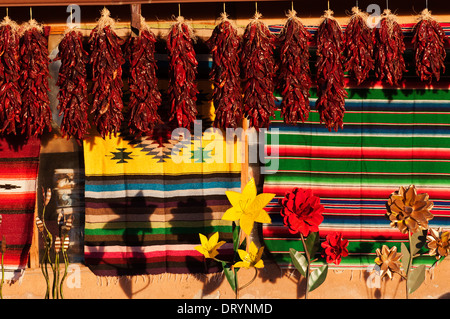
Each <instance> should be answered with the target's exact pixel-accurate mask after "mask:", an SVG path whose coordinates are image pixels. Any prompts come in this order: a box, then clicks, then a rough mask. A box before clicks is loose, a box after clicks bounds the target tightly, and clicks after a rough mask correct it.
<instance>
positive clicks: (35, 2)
mask: <svg viewBox="0 0 450 319" xmlns="http://www.w3.org/2000/svg"><path fill="white" fill-rule="evenodd" d="M258 1H273V0H258ZM198 2H209V3H211V2H218V3H223V0H221V1H218V0H213V1H209V0H188V1H186V0H109V1H108V0H106V1H101V0H100V1H98V0H97V1H96V0H77V1H76V4H77V5H79V6H90V5H92V6H110V5H124V4H125V5H126V4H152V3H153V4H155V3H198ZM227 2H247V1H242V0H227ZM70 4H74V1H65V0H17V1H12V0H5V1H2V2H1V3H0V7H30V6H31V7H32V6H68V5H70Z"/></svg>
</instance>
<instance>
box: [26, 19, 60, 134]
mask: <svg viewBox="0 0 450 319" xmlns="http://www.w3.org/2000/svg"><path fill="white" fill-rule="evenodd" d="M43 31H44V29H43V28H42V27H41V26H40V25H39V24H38V23H37V22H36V21H35V20H30V21H29V22H27V23H26V24H25V26H24V31H23V34H22V37H21V39H20V79H19V85H20V88H21V90H22V92H21V94H22V109H21V110H22V111H21V115H20V120H21V133H22V134H24V135H25V136H26V137H31V136H40V135H42V134H43V133H44V131H45V130H48V131H51V129H52V127H51V123H52V111H51V109H50V100H49V97H48V91H49V86H48V78H49V76H50V75H49V70H48V65H49V62H50V61H49V58H48V40H47V38H46V36H45V35H44V33H43Z"/></svg>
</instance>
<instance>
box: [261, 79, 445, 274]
mask: <svg viewBox="0 0 450 319" xmlns="http://www.w3.org/2000/svg"><path fill="white" fill-rule="evenodd" d="M416 84H417V83H414V82H412V83H407V84H406V86H405V87H404V88H401V89H394V88H385V87H382V86H379V85H378V86H373V87H364V88H348V89H347V90H348V92H349V99H348V100H346V113H345V117H344V129H343V130H339V131H338V132H334V131H332V132H329V131H328V130H327V129H326V128H325V127H324V126H323V125H322V124H320V123H319V115H318V113H317V111H315V108H314V103H315V100H316V95H315V90H314V89H312V90H311V93H312V95H311V109H312V112H311V114H310V116H309V118H308V120H307V121H306V122H305V123H304V124H299V125H295V126H289V125H285V124H284V123H283V121H282V119H281V118H280V112H279V111H277V112H276V118H275V119H274V120H273V122H272V125H271V129H278V130H279V131H278V133H277V132H276V131H274V130H272V131H271V130H269V131H268V134H267V144H266V154H269V156H268V158H267V160H269V163H270V161H272V162H273V161H274V160H276V161H278V169H277V170H274V171H272V172H270V171H269V172H268V175H265V181H264V187H263V189H264V192H269V193H275V194H276V197H275V198H274V200H273V201H272V202H271V203H270V204H269V206H268V207H267V210H268V212H269V214H270V216H271V218H272V224H270V225H269V224H265V225H263V237H264V241H265V244H266V246H267V247H268V249H269V250H270V252H271V253H272V255H273V256H274V258H275V260H276V261H277V263H278V264H279V265H280V266H281V267H283V268H291V267H292V264H291V261H290V257H289V253H288V251H289V248H291V247H293V248H295V249H297V250H300V251H303V247H302V245H301V243H300V241H299V237H298V236H297V235H292V234H290V233H289V232H288V230H287V228H286V227H285V226H284V225H283V220H282V217H281V216H280V213H279V212H280V206H279V204H278V200H279V199H280V198H282V197H283V196H284V194H285V192H287V191H290V190H291V189H292V188H293V187H301V188H309V189H311V190H312V191H313V192H314V194H315V195H316V196H319V197H320V198H321V203H322V204H323V205H324V207H325V213H324V221H323V223H322V224H321V225H320V227H319V234H320V237H321V239H322V240H324V237H325V236H326V235H327V234H329V233H333V232H335V231H340V232H342V233H343V236H344V238H346V239H348V240H349V246H348V250H349V256H348V257H345V258H343V259H342V262H341V263H340V265H339V266H336V265H334V264H331V265H330V267H334V268H351V269H361V268H365V267H369V266H371V265H372V264H374V259H375V250H376V249H377V248H380V247H381V246H382V245H384V244H386V245H388V246H389V247H392V246H394V245H395V246H397V247H398V249H400V245H401V243H402V242H404V243H406V242H408V236H407V235H404V234H401V233H400V231H399V230H397V229H395V228H391V227H390V224H389V220H388V219H387V218H386V217H385V213H386V207H385V203H386V201H387V199H388V198H389V195H390V194H391V193H392V192H394V191H395V190H397V189H398V188H399V187H400V186H409V185H411V184H414V185H416V187H417V188H418V191H419V192H421V193H423V192H425V193H428V194H429V196H430V200H431V201H433V202H434V208H433V209H432V213H433V214H434V218H433V219H432V220H431V221H430V222H429V226H430V227H433V228H437V227H443V228H444V229H448V228H449V226H450V209H449V206H448V204H449V202H450V188H449V182H448V181H449V175H450V92H449V90H448V89H439V90H437V89H434V88H428V89H424V88H422V87H420V88H417V86H416ZM277 103H278V106H279V103H280V97H279V96H278V97H277ZM427 251H428V250H427V249H424V248H422V249H421V251H420V254H421V255H420V256H419V257H417V258H415V259H414V260H415V261H414V263H415V264H414V265H415V266H416V265H419V264H426V265H427V266H430V265H431V264H432V263H433V262H434V261H435V258H434V257H432V256H429V255H428V254H427ZM316 257H319V260H318V261H317V262H316V263H315V265H316V266H317V265H321V264H323V262H324V260H323V258H320V256H319V255H318V256H316Z"/></svg>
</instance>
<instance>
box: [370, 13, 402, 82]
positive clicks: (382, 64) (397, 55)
mask: <svg viewBox="0 0 450 319" xmlns="http://www.w3.org/2000/svg"><path fill="white" fill-rule="evenodd" d="M404 51H405V43H404V40H403V32H402V28H401V27H400V25H399V24H398V23H397V21H396V18H395V15H393V14H392V13H391V11H390V10H388V9H386V10H384V13H383V16H382V19H381V21H380V27H379V28H376V29H375V46H374V58H375V76H376V77H377V79H378V80H380V81H386V82H387V83H389V84H390V85H398V83H399V81H400V80H401V79H402V77H403V72H406V66H405V60H404V58H403V52H404Z"/></svg>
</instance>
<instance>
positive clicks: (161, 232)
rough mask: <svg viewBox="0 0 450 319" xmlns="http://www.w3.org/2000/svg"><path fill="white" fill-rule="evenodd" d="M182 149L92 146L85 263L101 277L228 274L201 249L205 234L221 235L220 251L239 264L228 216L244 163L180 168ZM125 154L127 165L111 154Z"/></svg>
mask: <svg viewBox="0 0 450 319" xmlns="http://www.w3.org/2000/svg"><path fill="white" fill-rule="evenodd" d="M91 143H92V145H95V147H94V148H90V145H91ZM102 144H103V146H104V147H103V146H100V145H102ZM192 144H194V143H192ZM176 145H177V143H172V142H171V143H167V144H165V146H163V147H160V146H158V145H157V143H156V141H153V140H151V139H148V138H142V139H141V140H133V142H130V141H127V140H126V139H122V138H117V139H115V138H111V139H106V140H105V141H104V140H102V139H101V138H99V137H95V138H93V139H91V140H87V141H86V142H85V166H86V175H85V207H86V215H85V262H86V264H87V265H88V266H89V268H90V269H91V270H92V271H93V272H94V273H95V274H96V275H100V276H121V275H143V274H162V273H177V274H196V273H213V272H218V271H220V270H221V268H220V265H219V264H218V263H216V262H211V261H210V260H207V261H206V263H205V262H204V257H203V255H201V254H200V253H199V252H197V251H196V250H195V246H198V245H200V239H199V233H202V234H204V235H206V236H207V237H209V236H211V235H212V234H213V233H215V232H217V231H219V234H220V240H225V241H226V242H227V243H226V244H225V245H224V246H222V247H221V249H220V250H219V252H220V254H221V256H222V257H223V258H224V259H227V258H231V255H232V253H233V249H232V235H231V230H232V229H231V228H232V226H231V223H230V222H228V221H223V220H221V217H222V215H223V213H224V212H225V211H226V210H227V209H228V208H229V207H230V204H229V202H228V199H227V197H226V195H225V191H227V190H234V191H240V187H241V180H240V179H241V171H240V170H241V164H237V163H224V164H214V163H205V162H204V161H203V162H195V161H192V162H190V163H181V164H176V163H174V162H173V161H172V158H171V154H170V153H171V148H173V147H175V146H176ZM117 149H120V150H121V151H123V153H124V154H128V155H129V156H125V157H122V158H125V160H123V161H122V162H121V160H119V161H117V159H118V158H119V157H113V156H110V155H109V154H111V152H114V151H115V150H117ZM86 150H90V151H86ZM190 151H191V152H194V151H195V149H194V148H193V147H191V149H190ZM205 154H207V152H205Z"/></svg>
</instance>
